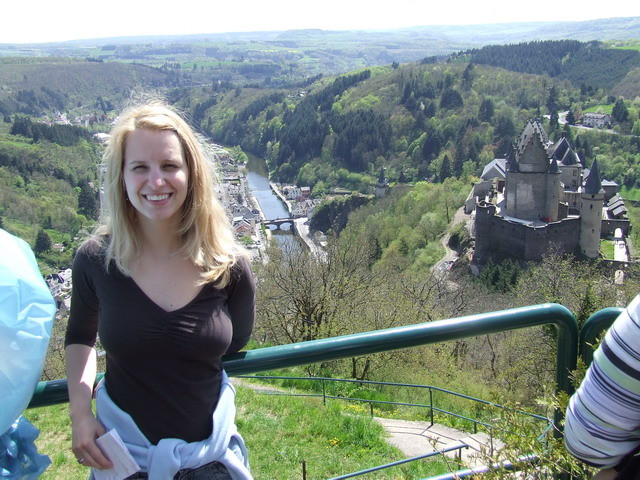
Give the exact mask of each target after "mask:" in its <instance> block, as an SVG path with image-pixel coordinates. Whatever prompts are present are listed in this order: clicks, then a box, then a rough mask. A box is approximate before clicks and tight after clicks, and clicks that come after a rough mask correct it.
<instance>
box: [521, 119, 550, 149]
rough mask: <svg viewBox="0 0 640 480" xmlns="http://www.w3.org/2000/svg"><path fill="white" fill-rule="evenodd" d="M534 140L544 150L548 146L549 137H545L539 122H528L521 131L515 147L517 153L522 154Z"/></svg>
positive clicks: (545, 133) (545, 134)
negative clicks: (542, 146) (535, 139)
mask: <svg viewBox="0 0 640 480" xmlns="http://www.w3.org/2000/svg"><path fill="white" fill-rule="evenodd" d="M534 138H537V139H538V140H539V141H540V143H541V144H542V145H544V147H545V148H546V147H547V146H548V145H549V137H547V132H545V131H544V128H543V127H542V124H541V123H540V120H529V121H528V122H527V124H526V125H525V127H524V129H522V133H521V134H520V140H519V141H518V145H517V147H516V150H517V153H518V154H522V152H524V150H525V149H526V148H527V146H528V145H530V144H531V141H532V140H533V139H534Z"/></svg>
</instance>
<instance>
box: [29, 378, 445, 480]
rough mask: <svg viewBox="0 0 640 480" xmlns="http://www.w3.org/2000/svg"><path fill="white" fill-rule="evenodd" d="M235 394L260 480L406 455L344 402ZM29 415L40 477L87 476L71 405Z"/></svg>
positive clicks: (396, 473)
mask: <svg viewBox="0 0 640 480" xmlns="http://www.w3.org/2000/svg"><path fill="white" fill-rule="evenodd" d="M237 390H238V395H237V402H236V403H237V407H238V414H237V418H236V420H237V422H236V423H237V424H238V429H239V430H240V432H241V433H242V435H243V437H244V439H245V442H246V444H247V447H248V449H249V455H250V462H251V471H252V474H253V476H254V478H256V479H257V480H262V479H265V480H271V479H273V480H282V479H296V478H302V463H303V462H305V463H306V471H307V479H308V480H320V479H327V478H331V477H335V476H338V475H343V474H346V473H350V472H355V471H357V470H361V469H365V468H369V467H374V466H377V465H381V464H384V463H388V462H393V461H396V460H400V459H402V458H404V455H403V454H402V453H401V452H399V451H398V450H397V449H396V448H394V447H391V446H389V445H388V444H387V442H386V441H385V432H384V430H383V429H382V427H381V426H380V425H379V424H378V423H376V422H375V421H374V420H372V419H371V418H370V417H369V416H368V415H367V414H366V410H364V409H362V408H357V407H354V406H349V405H346V404H342V405H341V404H338V403H332V404H329V405H328V406H326V407H325V406H323V405H322V401H321V400H319V399H308V398H296V397H286V396H281V397H280V396H268V395H261V394H259V393H256V392H254V391H253V390H251V389H249V388H246V387H238V389H237ZM363 410H364V412H363ZM25 416H26V417H27V418H28V419H29V420H30V421H31V422H32V423H33V424H34V425H36V427H38V428H39V429H40V431H41V433H40V436H39V438H38V440H37V441H36V444H37V446H38V450H39V452H40V453H43V454H46V455H48V456H49V457H50V458H51V462H52V464H51V466H50V467H49V468H48V469H47V471H46V472H45V473H44V474H43V475H42V477H41V478H42V479H43V480H58V479H67V480H76V479H77V480H80V479H83V480H84V479H86V478H87V476H88V470H87V469H86V468H84V467H82V466H80V465H78V464H77V463H76V461H75V457H74V456H73V454H72V452H71V426H70V421H69V415H68V405H67V404H63V405H56V406H52V407H44V408H36V409H31V410H28V411H27V412H25ZM449 461H450V460H449ZM452 467H453V468H457V467H455V466H454V465H452ZM447 471H449V470H448V467H447V464H446V463H445V462H444V461H443V460H430V461H426V460H425V461H418V462H412V463H410V464H407V465H404V466H398V467H393V468H390V469H387V470H384V471H380V472H375V473H372V474H369V475H365V476H361V477H358V478H362V479H372V478H375V479H389V480H403V479H412V478H423V477H427V476H431V475H436V474H438V473H444V472H447Z"/></svg>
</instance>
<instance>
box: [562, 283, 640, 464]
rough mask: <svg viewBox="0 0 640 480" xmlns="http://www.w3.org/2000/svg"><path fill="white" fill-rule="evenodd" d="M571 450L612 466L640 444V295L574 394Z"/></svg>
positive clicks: (582, 457) (570, 415)
mask: <svg viewBox="0 0 640 480" xmlns="http://www.w3.org/2000/svg"><path fill="white" fill-rule="evenodd" d="M565 444H566V447H567V450H568V451H569V452H570V453H571V454H572V455H574V456H575V457H577V458H579V459H580V460H582V461H584V462H586V463H588V464H590V465H593V466H598V467H612V466H615V465H617V464H618V463H619V462H620V460H622V458H623V457H624V456H625V455H626V454H627V453H629V452H630V451H631V450H633V449H635V448H636V447H637V446H639V445H640V295H639V296H637V297H636V298H634V299H633V301H632V302H631V303H630V304H629V306H628V307H627V308H626V310H625V311H624V312H622V313H621V314H620V316H619V317H618V318H617V319H616V320H615V322H614V323H613V325H612V326H611V328H610V329H609V330H608V331H607V333H606V335H605V338H604V340H603V341H602V344H601V345H600V347H598V349H597V350H596V352H595V353H594V356H593V363H592V364H591V365H590V366H589V369H588V370H587V374H586V375H585V378H584V380H583V381H582V383H581V385H580V387H579V388H578V390H577V391H576V393H575V394H574V395H573V396H572V397H571V399H570V401H569V406H568V408H567V414H566V422H565Z"/></svg>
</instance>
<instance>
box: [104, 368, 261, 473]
mask: <svg viewBox="0 0 640 480" xmlns="http://www.w3.org/2000/svg"><path fill="white" fill-rule="evenodd" d="M235 395H236V392H235V389H234V388H233V386H232V385H231V383H229V377H228V376H227V374H226V372H224V371H223V372H222V384H221V386H220V397H219V399H218V405H217V406H216V409H215V410H214V412H213V431H212V433H211V436H209V438H206V439H204V440H201V441H199V442H191V443H187V442H185V441H184V440H180V439H177V438H163V439H162V440H160V442H158V444H157V445H152V444H151V443H150V442H149V440H147V438H146V437H145V436H144V434H143V433H142V432H141V431H140V429H139V428H138V426H137V425H136V424H135V422H134V421H133V419H132V418H131V416H130V415H129V414H128V413H126V412H124V411H123V410H121V409H120V408H119V407H118V406H117V405H116V404H115V403H113V400H111V398H110V397H109V395H108V393H107V389H106V388H105V386H104V382H100V384H99V385H98V387H97V390H96V410H97V412H98V420H100V422H101V423H102V424H103V425H104V427H105V428H106V429H107V430H111V429H112V428H115V429H116V431H117V432H118V434H119V435H120V438H122V441H123V442H124V444H125V445H126V447H127V449H128V450H129V452H130V453H131V455H132V456H133V458H134V460H135V461H136V462H137V463H138V465H139V466H140V468H141V469H142V471H146V472H148V474H149V480H167V479H171V478H173V477H174V475H175V474H176V473H177V472H178V470H182V469H186V468H198V467H201V466H203V465H206V464H208V463H211V462H220V463H221V464H223V465H224V466H225V467H226V468H227V470H228V471H229V474H230V475H231V478H233V480H252V479H253V477H252V476H251V473H250V472H249V461H248V456H247V450H246V447H245V444H244V440H243V439H242V437H241V436H240V434H239V433H238V430H237V428H236V425H235V415H236V407H235ZM235 447H239V449H240V452H241V453H242V457H243V459H241V458H239V456H238V455H236V454H235V453H234V451H233V450H232V448H235Z"/></svg>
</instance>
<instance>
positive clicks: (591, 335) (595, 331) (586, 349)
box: [578, 307, 624, 365]
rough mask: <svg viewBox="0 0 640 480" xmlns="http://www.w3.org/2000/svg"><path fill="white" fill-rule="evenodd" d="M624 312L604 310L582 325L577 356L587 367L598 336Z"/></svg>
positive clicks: (616, 309) (610, 309)
mask: <svg viewBox="0 0 640 480" xmlns="http://www.w3.org/2000/svg"><path fill="white" fill-rule="evenodd" d="M623 311H624V309H623V308H614V307H610V308H604V309H602V310H599V311H597V312H596V313H594V314H593V315H591V316H590V317H589V318H588V319H587V321H586V322H584V324H583V325H582V329H581V330H580V340H579V343H578V354H579V355H580V357H581V358H582V360H583V361H584V363H585V365H589V364H590V363H591V361H592V360H593V348H592V345H593V344H594V343H595V341H596V340H597V338H598V336H599V335H600V334H601V333H602V332H603V331H604V330H606V329H608V328H609V327H610V326H611V324H612V323H613V321H614V320H615V319H616V318H618V315H620V314H621V313H622V312H623Z"/></svg>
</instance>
